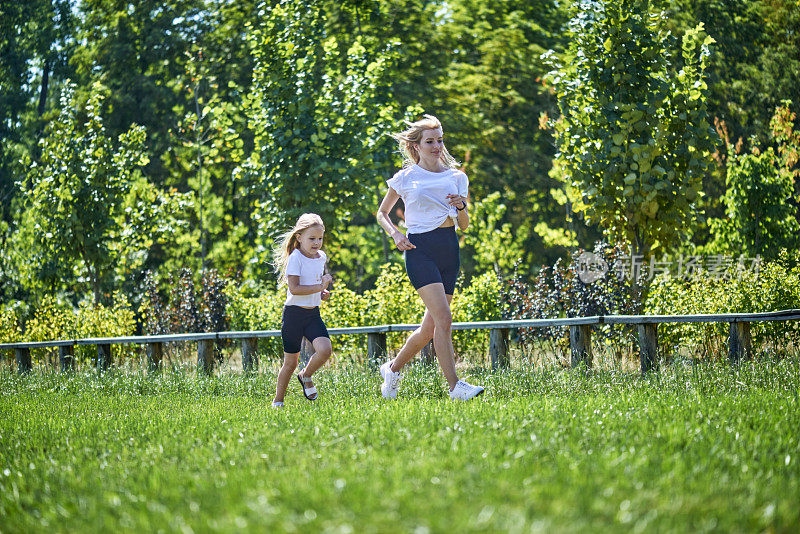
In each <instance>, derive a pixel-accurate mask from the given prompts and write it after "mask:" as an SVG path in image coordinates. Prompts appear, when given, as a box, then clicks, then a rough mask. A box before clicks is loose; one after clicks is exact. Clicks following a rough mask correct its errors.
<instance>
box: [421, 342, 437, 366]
mask: <svg viewBox="0 0 800 534" xmlns="http://www.w3.org/2000/svg"><path fill="white" fill-rule="evenodd" d="M419 355H420V357H421V360H420V361H421V362H422V363H423V364H425V365H433V362H434V361H435V360H436V349H435V348H434V347H433V340H430V341H428V344H427V345H425V346H424V347H422V350H421V351H419Z"/></svg>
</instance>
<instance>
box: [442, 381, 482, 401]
mask: <svg viewBox="0 0 800 534" xmlns="http://www.w3.org/2000/svg"><path fill="white" fill-rule="evenodd" d="M481 393H483V388H482V387H481V386H473V385H472V384H467V383H466V382H464V381H463V380H459V381H458V382H456V387H454V388H453V390H452V391H451V392H450V398H451V399H453V400H464V401H465V400H470V399H473V398H475V397H477V396H478V395H480V394H481Z"/></svg>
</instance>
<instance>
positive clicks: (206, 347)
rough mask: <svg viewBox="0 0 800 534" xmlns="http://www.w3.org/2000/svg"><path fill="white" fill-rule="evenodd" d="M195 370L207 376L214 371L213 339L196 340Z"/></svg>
mask: <svg viewBox="0 0 800 534" xmlns="http://www.w3.org/2000/svg"><path fill="white" fill-rule="evenodd" d="M197 372H198V373H199V374H204V375H209V376H210V375H211V373H213V372H214V340H213V339H200V340H198V341H197Z"/></svg>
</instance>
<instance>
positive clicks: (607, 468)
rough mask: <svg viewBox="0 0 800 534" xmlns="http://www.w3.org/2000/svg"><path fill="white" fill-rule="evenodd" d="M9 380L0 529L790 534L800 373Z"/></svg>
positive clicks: (786, 369) (799, 462) (1, 424)
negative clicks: (462, 397)
mask: <svg viewBox="0 0 800 534" xmlns="http://www.w3.org/2000/svg"><path fill="white" fill-rule="evenodd" d="M465 374H466V376H467V377H468V378H470V379H471V380H473V381H475V382H478V383H483V384H485V385H486V386H487V392H486V394H485V395H484V396H483V397H480V398H478V399H477V400H475V401H473V402H470V403H455V402H452V401H450V400H449V399H447V398H445V396H444V382H443V380H442V379H440V378H439V375H438V373H437V372H436V371H435V370H432V369H427V368H424V367H422V366H419V367H416V368H414V369H412V370H411V371H410V372H409V373H407V374H406V375H405V376H404V378H403V382H402V389H401V398H399V399H398V400H397V401H395V402H391V401H385V400H384V399H382V398H380V396H379V394H378V380H379V379H378V374H377V371H371V372H369V371H364V370H361V369H359V368H357V367H355V366H350V367H347V366H344V367H339V368H328V369H323V371H322V372H321V373H320V374H319V375H318V384H319V388H320V390H321V398H320V400H318V401H317V402H316V403H313V404H312V403H309V402H307V401H306V400H305V399H304V398H303V397H302V395H301V394H300V393H299V384H294V383H293V384H292V387H291V389H290V394H289V395H288V396H287V406H286V407H285V408H284V409H283V410H275V409H272V408H271V407H269V403H268V400H269V399H271V395H272V389H273V387H274V375H273V374H271V373H265V374H262V375H259V376H255V377H241V376H237V375H228V376H221V377H215V378H197V377H195V376H194V375H193V373H191V372H189V371H186V370H183V371H182V370H177V371H167V372H164V373H163V374H161V375H160V376H158V377H156V378H147V377H146V376H144V375H140V374H132V373H130V372H116V373H113V372H112V373H110V374H107V375H105V376H100V377H98V376H97V375H95V374H94V373H89V374H81V373H79V374H75V375H68V376H63V375H59V374H49V373H46V374H37V373H34V374H33V375H31V376H28V377H19V376H17V375H11V374H9V373H8V372H5V373H3V374H0V531H2V532H32V531H47V532H51V531H55V532H64V531H70V532H79V531H113V532H155V531H165V532H176V531H184V532H215V531H252V532H294V531H297V532H356V533H360V532H418V533H421V532H451V531H467V532H477V531H480V532H485V531H501V532H531V531H533V532H594V531H622V532H630V531H634V532H640V531H647V532H664V531H672V532H705V531H722V532H753V531H764V530H765V531H775V532H797V531H798V530H800V506H798V503H800V401H799V400H798V389H800V364H798V362H797V361H796V360H794V361H783V362H781V363H780V364H774V363H770V362H759V363H753V364H746V365H744V366H742V367H741V368H739V369H735V370H734V369H731V368H730V367H728V366H726V365H704V366H695V367H682V366H675V367H670V368H667V369H665V370H663V371H662V372H661V373H660V374H659V375H653V376H650V377H647V378H640V377H638V376H637V375H636V374H631V373H624V372H601V373H590V374H588V375H586V374H582V373H581V372H580V371H562V370H558V369H555V368H553V369H543V370H542V369H539V370H536V371H522V370H513V371H506V372H494V373H489V372H486V371H482V370H478V369H472V370H467V371H466V373H465Z"/></svg>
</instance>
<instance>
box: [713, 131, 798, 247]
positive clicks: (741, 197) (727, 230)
mask: <svg viewBox="0 0 800 534" xmlns="http://www.w3.org/2000/svg"><path fill="white" fill-rule="evenodd" d="M726 182H727V187H728V188H727V191H726V193H725V200H724V202H725V207H726V213H725V215H726V216H727V218H725V219H713V220H712V221H711V225H712V232H713V235H714V242H712V243H711V244H710V246H709V250H711V251H721V252H729V253H734V254H745V255H747V256H751V257H754V256H757V255H759V256H761V257H764V258H766V259H774V258H775V257H776V256H777V254H778V251H780V250H781V249H787V248H789V249H793V248H795V247H797V245H798V243H800V241H798V236H800V224H798V221H797V209H796V207H795V206H793V205H792V203H791V199H792V193H793V189H794V183H793V180H792V176H791V175H790V174H789V173H788V172H786V170H785V169H784V168H781V167H779V166H778V158H777V156H776V154H775V152H774V151H773V149H772V147H769V148H767V149H766V150H765V151H763V152H761V153H759V152H758V151H757V150H754V151H753V152H751V153H744V154H735V153H733V152H732V151H731V153H730V154H729V157H728V175H727V179H726Z"/></svg>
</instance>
